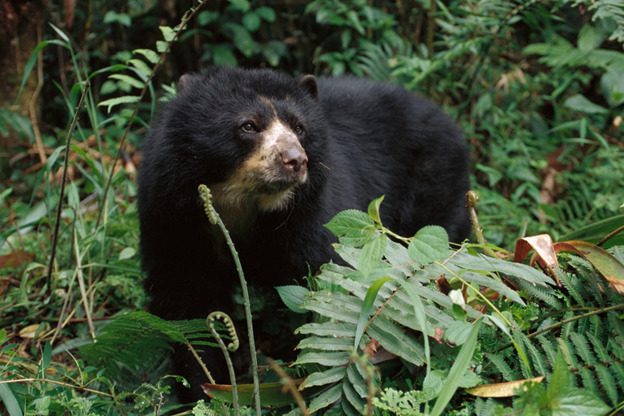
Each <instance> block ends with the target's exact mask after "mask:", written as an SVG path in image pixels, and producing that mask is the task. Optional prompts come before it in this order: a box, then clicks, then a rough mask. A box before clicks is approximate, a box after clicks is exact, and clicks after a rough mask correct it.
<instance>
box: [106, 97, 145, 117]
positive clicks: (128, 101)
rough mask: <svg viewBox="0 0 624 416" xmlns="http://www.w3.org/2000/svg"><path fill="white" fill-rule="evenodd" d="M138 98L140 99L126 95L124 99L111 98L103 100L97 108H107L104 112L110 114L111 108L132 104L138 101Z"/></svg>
mask: <svg viewBox="0 0 624 416" xmlns="http://www.w3.org/2000/svg"><path fill="white" fill-rule="evenodd" d="M140 98H141V97H139V96H136V95H126V96H124V97H116V98H111V99H109V100H104V101H102V102H101V103H99V104H98V106H100V107H103V106H108V108H107V109H106V111H107V112H109V113H110V111H111V109H112V108H113V107H115V106H118V105H120V104H134V103H136V102H137V101H139V99H140Z"/></svg>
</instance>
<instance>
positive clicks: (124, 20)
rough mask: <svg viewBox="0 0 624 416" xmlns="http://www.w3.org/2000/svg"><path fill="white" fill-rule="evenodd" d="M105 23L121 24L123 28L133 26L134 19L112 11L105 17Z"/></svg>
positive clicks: (125, 14)
mask: <svg viewBox="0 0 624 416" xmlns="http://www.w3.org/2000/svg"><path fill="white" fill-rule="evenodd" d="M104 23H119V24H120V25H122V26H125V27H130V26H132V18H131V17H130V15H129V14H127V13H117V12H116V11H113V10H110V11H108V12H106V14H105V15H104Z"/></svg>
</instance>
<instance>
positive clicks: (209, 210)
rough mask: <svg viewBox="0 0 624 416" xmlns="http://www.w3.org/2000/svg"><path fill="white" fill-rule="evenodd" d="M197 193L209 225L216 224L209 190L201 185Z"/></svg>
mask: <svg viewBox="0 0 624 416" xmlns="http://www.w3.org/2000/svg"><path fill="white" fill-rule="evenodd" d="M197 191H198V192H199V197H200V198H201V199H202V201H204V211H206V216H207V217H208V221H210V223H211V224H216V223H217V216H216V215H215V210H214V208H213V207H212V194H211V193H210V189H208V187H207V186H206V185H204V184H203V183H202V184H201V185H199V186H198V187H197ZM226 316H227V315H226Z"/></svg>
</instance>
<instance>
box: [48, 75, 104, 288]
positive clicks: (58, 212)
mask: <svg viewBox="0 0 624 416" xmlns="http://www.w3.org/2000/svg"><path fill="white" fill-rule="evenodd" d="M90 89H91V84H89V82H88V81H87V82H86V83H85V84H84V88H83V90H82V95H81V96H80V102H79V103H78V106H77V107H76V112H75V116H74V119H73V120H72V123H71V126H70V127H69V131H68V132H67V138H66V139H65V160H64V161H63V175H62V178H61V192H60V195H59V201H58V207H57V208H56V223H55V224H54V233H53V234H52V250H51V252H50V262H49V263H48V276H47V278H46V283H47V285H48V289H47V292H48V296H49V295H50V294H52V267H53V266H54V257H55V256H56V245H57V243H58V234H59V226H60V225H61V211H62V210H63V199H64V196H65V181H66V180H67V168H68V166H69V147H70V144H71V139H72V136H73V135H74V130H75V129H76V126H77V125H78V118H79V114H80V111H82V107H83V106H84V102H85V97H86V96H87V94H88V92H89V90H90ZM95 228H97V227H95Z"/></svg>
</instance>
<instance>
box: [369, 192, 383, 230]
mask: <svg viewBox="0 0 624 416" xmlns="http://www.w3.org/2000/svg"><path fill="white" fill-rule="evenodd" d="M384 197H385V195H382V196H381V197H379V198H377V199H374V200H373V201H372V202H371V203H370V204H368V215H369V216H370V217H371V218H372V219H373V221H375V222H376V223H377V224H381V218H380V216H379V206H380V205H381V203H382V202H383V200H384Z"/></svg>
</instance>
